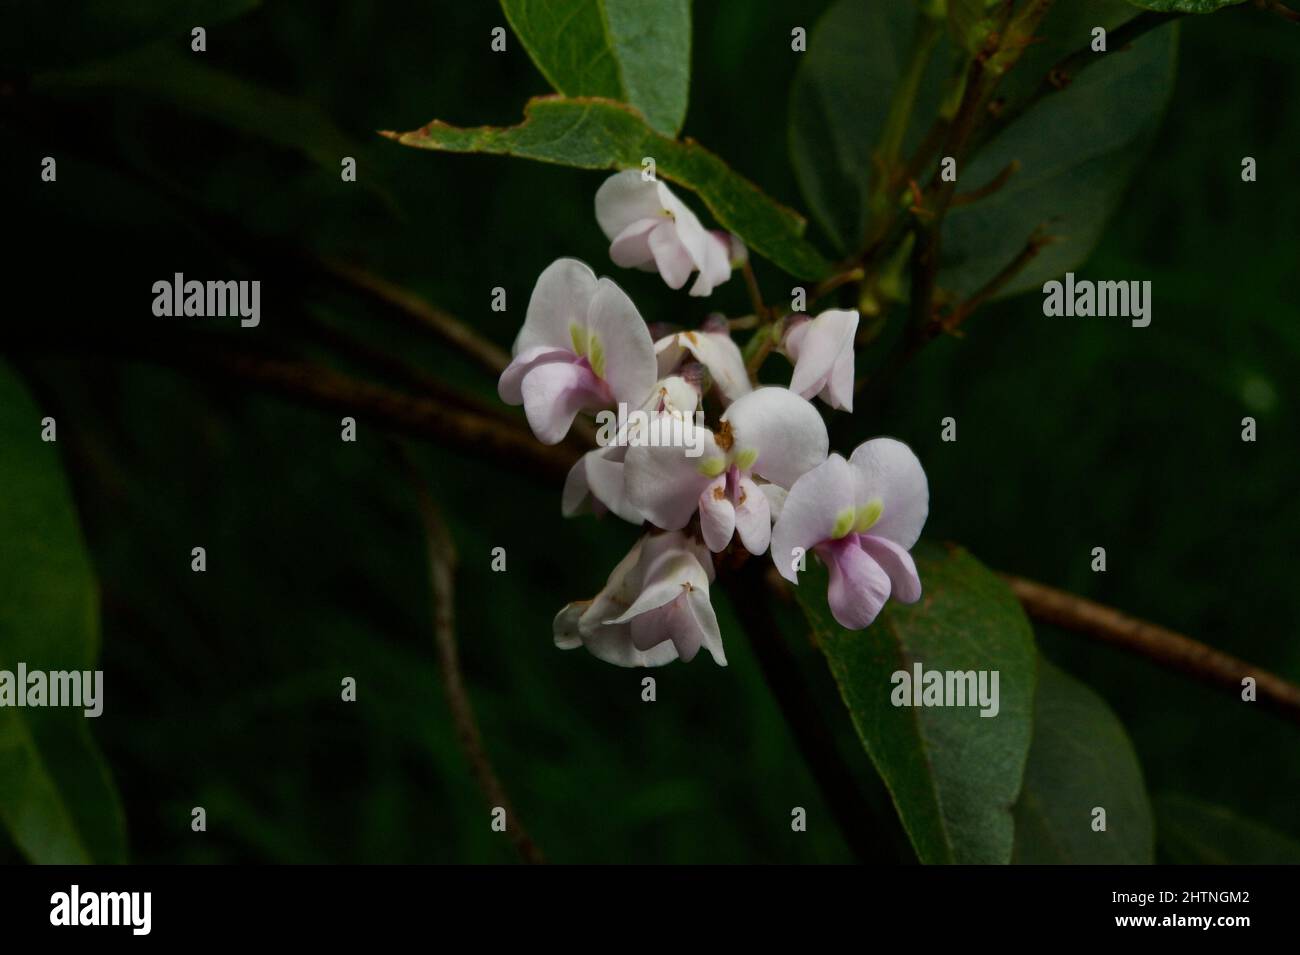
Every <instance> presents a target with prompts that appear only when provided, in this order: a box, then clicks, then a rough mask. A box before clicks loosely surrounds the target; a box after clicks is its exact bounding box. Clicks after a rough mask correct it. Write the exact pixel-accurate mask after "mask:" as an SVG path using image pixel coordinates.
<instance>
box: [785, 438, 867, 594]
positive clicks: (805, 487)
mask: <svg viewBox="0 0 1300 955" xmlns="http://www.w3.org/2000/svg"><path fill="white" fill-rule="evenodd" d="M853 482H854V479H853V469H852V468H851V467H850V466H849V462H847V461H845V460H844V459H843V458H842V457H840V456H839V455H838V454H832V455H831V456H830V457H828V458H827V459H826V460H825V461H824V462H823V463H822V464H820V465H818V466H817V467H815V468H813V469H812V470H811V471H809V472H808V473H807V474H805V475H803V476H802V477H800V478H799V480H797V481H795V482H794V486H793V487H792V488H790V493H789V494H787V495H786V498H785V505H784V507H783V508H782V510H781V516H780V518H779V519H778V520H777V522H776V526H775V527H773V528H772V562H773V563H774V564H776V569H777V571H779V572H780V574H781V576H782V577H784V578H785V579H786V580H788V581H790V582H791V583H795V584H797V583H798V582H799V574H798V571H797V569H796V568H797V566H798V565H799V564H800V563H801V561H800V557H802V558H803V560H802V563H803V564H805V565H806V563H807V559H808V557H807V555H808V554H809V553H810V552H811V551H812V549H813V547H815V546H816V545H818V544H820V543H821V542H822V541H825V540H829V539H830V537H831V533H832V531H833V530H834V528H835V524H836V522H837V521H838V520H839V519H840V515H842V514H844V513H845V512H846V511H849V512H851V511H852V509H853V507H854V496H853V494H854V483H853ZM796 549H797V551H796Z"/></svg>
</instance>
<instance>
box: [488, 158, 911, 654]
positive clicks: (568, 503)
mask: <svg viewBox="0 0 1300 955" xmlns="http://www.w3.org/2000/svg"><path fill="white" fill-rule="evenodd" d="M596 219H597V221H598V222H599V224H600V227H601V228H602V229H603V230H604V232H605V234H606V236H607V237H608V238H609V239H610V249H609V251H610V257H611V258H612V259H613V261H614V262H615V264H617V265H620V266H624V267H636V268H642V269H646V270H649V271H658V273H659V274H660V275H661V276H662V277H663V280H664V281H665V282H666V283H667V284H668V285H669V286H670V287H671V288H674V289H678V288H681V287H682V286H683V285H685V284H686V281H687V279H689V278H690V275H691V273H692V272H694V273H698V274H697V275H696V278H695V281H694V283H693V284H692V285H691V288H690V294H691V295H695V296H706V295H709V294H710V293H711V292H712V291H713V289H714V288H716V287H717V286H718V285H720V284H722V283H723V282H725V281H727V279H728V278H730V276H731V272H732V270H733V269H734V268H736V267H740V266H744V265H745V264H746V251H745V248H744V246H743V244H742V243H741V242H740V241H739V239H737V238H736V237H735V236H731V235H728V234H727V233H722V232H713V231H709V230H706V229H705V228H704V226H703V225H702V224H701V223H700V220H699V219H698V218H697V217H696V216H695V214H694V213H693V212H692V211H691V210H690V209H689V208H688V207H687V206H686V205H685V204H683V203H682V202H681V200H680V199H678V198H677V197H676V196H675V195H673V193H672V192H671V191H670V190H669V189H668V187H667V186H666V185H665V184H663V183H662V182H658V181H656V180H654V179H646V178H644V177H643V176H642V175H641V174H640V173H639V172H637V171H635V170H631V171H626V172H620V173H617V174H615V175H613V176H611V177H610V178H609V179H608V180H606V182H605V183H604V184H603V185H602V186H601V187H600V190H599V191H598V192H597V193H596ZM775 321H776V322H777V324H776V325H774V326H773V328H772V329H770V330H769V331H768V334H775V335H776V336H777V337H776V339H775V341H776V343H777V347H778V350H779V351H780V352H781V353H782V354H784V355H785V356H786V357H787V358H789V359H790V361H791V362H792V364H793V366H794V371H793V375H792V377H791V380H790V384H789V387H776V386H771V385H762V386H760V385H756V384H755V383H754V382H753V381H751V377H750V374H749V372H748V371H747V370H746V367H745V361H744V359H743V358H742V353H741V350H740V348H739V347H738V346H737V345H736V343H735V342H734V341H733V340H732V338H731V334H730V330H729V326H728V323H727V321H726V320H725V319H721V318H720V317H717V316H715V317H714V318H711V319H709V320H708V321H706V322H705V323H704V325H703V326H702V327H700V328H699V329H696V330H693V331H679V332H674V333H671V334H668V335H665V336H663V337H660V338H659V339H658V340H657V341H655V340H654V339H653V338H652V337H651V334H650V329H649V326H648V325H647V324H646V322H645V321H644V320H643V319H642V317H641V315H640V313H639V312H638V311H637V308H636V306H635V305H634V304H633V303H632V300H631V299H629V298H628V296H627V295H626V294H625V293H624V292H623V290H622V289H620V288H619V287H618V286H617V285H616V284H615V283H614V282H613V281H611V280H610V279H608V278H597V276H596V274H595V273H594V272H593V271H592V270H591V269H590V268H589V267H588V266H587V265H585V264H584V263H582V262H579V261H577V260H576V259H567V258H564V259H559V260H557V261H555V262H553V263H552V264H551V265H550V266H548V267H547V268H546V269H545V270H544V271H543V272H542V274H541V276H540V277H539V278H538V280H537V285H536V287H535V288H534V289H533V294H532V298H531V299H530V300H529V302H528V311H527V314H526V316H525V319H524V325H523V328H522V330H521V331H520V332H519V335H518V337H517V338H516V340H515V343H514V348H513V351H512V354H513V360H512V361H511V362H510V365H509V367H507V368H506V370H505V371H504V372H503V373H502V375H501V380H500V382H499V383H498V391H499V393H500V395H501V398H502V400H503V401H505V402H507V403H509V404H513V405H519V404H522V405H523V406H524V413H525V414H526V416H527V418H528V423H529V426H530V427H531V428H532V430H533V433H534V434H536V436H537V437H538V439H539V440H541V441H542V442H544V443H546V444H555V443H557V442H559V441H561V440H563V439H564V437H565V436H566V435H567V434H568V432H569V430H570V428H571V427H572V425H573V422H574V419H575V418H576V417H577V416H578V414H579V413H581V412H608V411H609V410H610V409H611V408H614V407H617V408H618V409H619V421H620V422H621V423H620V425H619V427H618V428H617V429H615V430H613V433H612V438H611V439H609V440H604V441H603V442H602V446H601V447H599V448H597V449H596V450H593V451H590V452H588V453H587V454H585V455H583V457H582V458H581V459H580V460H579V461H578V462H577V463H576V464H575V465H574V466H573V469H572V470H571V471H570V473H569V476H568V479H567V480H566V482H565V486H564V494H563V499H562V510H563V512H564V514H565V515H566V516H567V515H573V514H576V513H579V512H580V511H583V510H591V511H594V512H596V513H604V512H612V513H614V514H616V515H617V516H618V517H620V518H622V519H623V520H626V521H629V522H630V523H633V524H637V525H645V526H646V533H645V534H644V536H643V537H642V538H641V539H640V540H639V541H638V542H637V544H636V546H634V547H633V548H632V550H631V552H630V553H629V554H628V555H627V556H626V557H625V558H623V560H622V561H621V562H620V563H619V564H618V566H617V567H615V568H614V570H613V572H612V573H611V574H610V576H609V579H608V580H607V581H606V583H605V586H604V588H602V589H601V591H600V592H599V593H598V594H597V595H596V596H595V597H594V598H592V599H591V600H585V601H577V602H574V603H570V604H568V605H567V606H565V607H564V609H562V610H561V611H560V612H559V614H558V615H557V616H556V618H555V627H554V630H555V643H556V645H557V646H559V647H561V648H564V649H569V648H574V647H578V646H585V647H586V648H587V649H588V650H589V651H590V652H591V653H592V654H594V655H595V656H597V657H599V658H600V659H602V660H606V661H608V662H610V663H614V664H617V665H619V666H660V665H662V664H665V663H669V662H671V661H672V660H676V659H679V658H680V659H682V660H690V659H692V658H693V657H694V656H695V655H696V654H697V653H698V652H699V651H700V649H701V648H703V649H707V650H708V652H709V655H710V656H712V657H713V659H714V660H715V661H716V662H717V663H718V664H720V665H724V666H725V665H726V656H725V654H724V652H723V648H722V636H721V634H720V632H719V630H718V620H717V617H716V615H715V614H714V611H713V606H712V604H711V603H710V601H709V587H710V585H711V584H712V583H713V581H714V572H715V571H714V564H713V555H714V554H718V553H720V552H722V551H723V550H725V549H727V548H728V547H730V546H731V545H732V541H733V539H736V540H737V541H738V542H739V546H740V547H743V548H744V550H746V551H748V552H749V553H751V554H755V555H761V554H763V553H766V552H768V551H769V550H770V552H771V556H772V560H773V561H774V562H775V564H776V568H777V570H778V571H779V572H780V574H781V575H782V576H783V577H785V578H786V579H788V580H789V581H791V582H792V583H798V574H799V571H800V570H801V569H803V568H804V567H805V566H806V559H807V555H808V554H810V553H811V554H813V555H815V556H816V557H817V558H818V559H820V560H821V561H822V562H823V563H824V564H825V565H826V566H827V568H828V570H829V576H830V585H829V590H828V599H829V603H830V608H831V612H832V614H833V615H834V616H835V619H836V620H837V621H839V623H840V624H841V625H843V626H845V627H848V628H851V629H859V628H862V627H866V626H868V625H869V624H870V623H871V622H872V621H873V620H874V619H875V618H876V615H877V614H878V613H879V612H880V610H881V608H882V607H883V606H884V603H885V601H886V600H887V599H888V598H889V597H891V596H892V597H893V598H894V599H896V600H900V601H903V602H907V603H910V602H914V601H916V600H918V599H920V596H921V582H920V579H919V577H918V576H917V572H916V565H915V564H914V563H913V561H912V557H911V555H910V554H909V550H910V549H911V547H912V545H913V544H915V543H916V540H917V538H918V537H919V536H920V533H921V527H922V525H923V524H924V523H925V518H926V515H927V512H928V508H929V491H928V488H927V485H926V478H925V472H924V471H923V470H922V468H921V464H920V462H919V461H918V460H917V458H916V456H915V455H914V454H913V453H912V452H911V450H910V449H908V447H907V446H906V445H904V444H901V443H900V442H898V441H894V440H892V439H889V438H876V439H874V440H871V441H867V442H866V443H864V444H862V445H860V446H859V447H858V448H857V450H855V451H854V452H853V454H852V455H851V456H850V457H849V458H848V459H847V460H846V459H845V458H843V457H841V456H840V455H838V454H828V452H829V440H828V437H827V431H826V425H825V423H824V421H823V419H822V416H821V413H820V412H818V411H817V409H816V408H815V407H814V406H813V405H812V404H811V400H812V399H813V398H820V399H821V400H822V401H823V402H824V403H825V404H826V405H828V406H829V407H831V408H834V409H843V410H845V411H852V408H853V344H854V336H855V335H856V332H857V325H858V314H857V312H854V311H846V310H838V309H837V310H831V311H826V312H823V313H822V314H820V315H818V316H817V317H815V318H812V317H809V316H806V315H787V316H785V317H784V318H782V319H776V320H775ZM708 396H715V400H711V401H710V402H709V407H710V408H711V409H712V408H717V409H720V413H718V414H717V415H716V420H715V422H714V423H713V424H711V425H710V424H708V423H706V420H705V415H704V408H705V398H706V397H708ZM629 412H635V413H629ZM670 426H671V427H670ZM665 435H671V436H672V439H671V440H664V436H665Z"/></svg>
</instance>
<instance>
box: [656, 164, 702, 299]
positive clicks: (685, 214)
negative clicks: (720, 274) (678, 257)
mask: <svg viewBox="0 0 1300 955" xmlns="http://www.w3.org/2000/svg"><path fill="white" fill-rule="evenodd" d="M659 201H660V202H662V203H663V207H664V209H666V210H667V211H668V214H669V215H670V216H672V223H673V231H674V232H675V233H676V234H677V239H678V241H679V242H680V243H681V245H682V247H683V248H684V249H685V250H686V254H687V255H688V256H689V257H690V260H691V264H692V270H694V269H703V268H704V267H705V265H706V264H707V263H708V261H709V243H710V242H711V241H712V239H711V238H710V236H709V233H708V230H707V229H705V228H704V226H703V225H702V224H701V222H700V220H699V217H698V216H696V215H695V213H694V212H692V211H691V209H690V207H689V206H687V205H686V203H684V202H682V200H680V199H678V198H677V195H676V194H675V193H674V192H673V191H672V190H671V189H669V188H668V186H667V185H666V184H664V183H662V182H661V183H659ZM673 288H680V286H678V285H674V286H673Z"/></svg>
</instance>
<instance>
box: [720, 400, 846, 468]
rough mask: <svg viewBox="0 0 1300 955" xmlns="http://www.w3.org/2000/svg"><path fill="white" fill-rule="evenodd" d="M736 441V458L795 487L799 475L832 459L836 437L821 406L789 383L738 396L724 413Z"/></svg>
mask: <svg viewBox="0 0 1300 955" xmlns="http://www.w3.org/2000/svg"><path fill="white" fill-rule="evenodd" d="M722 420H724V421H730V422H731V427H732V434H733V436H734V439H735V443H734V444H733V446H732V449H731V454H732V459H733V460H735V461H737V462H738V463H741V462H745V461H746V459H747V457H748V456H749V455H750V454H753V455H754V457H753V458H752V461H751V462H750V463H747V464H742V469H743V470H748V471H752V472H753V473H755V474H759V475H762V476H763V477H765V478H767V479H768V480H769V481H771V482H772V483H773V484H780V485H781V486H782V487H790V485H792V484H793V483H794V482H795V481H796V480H798V478H799V476H800V475H802V474H804V473H806V472H808V471H811V470H812V469H813V468H815V467H816V466H817V465H819V464H821V463H822V462H823V461H825V460H826V451H827V448H828V447H829V446H830V441H829V439H828V438H827V436H826V424H825V422H823V421H822V416H821V415H820V414H818V413H817V409H816V408H814V407H813V406H812V405H811V404H809V403H808V402H807V401H805V400H804V399H803V398H800V397H799V396H798V395H796V394H795V393H794V392H793V391H790V390H788V389H786V388H774V387H768V388H757V389H755V390H754V391H751V392H750V393H749V394H747V395H745V396H744V397H742V398H739V399H737V400H736V401H735V402H734V403H733V404H732V405H731V407H730V408H728V409H727V410H726V412H724V413H723V415H722Z"/></svg>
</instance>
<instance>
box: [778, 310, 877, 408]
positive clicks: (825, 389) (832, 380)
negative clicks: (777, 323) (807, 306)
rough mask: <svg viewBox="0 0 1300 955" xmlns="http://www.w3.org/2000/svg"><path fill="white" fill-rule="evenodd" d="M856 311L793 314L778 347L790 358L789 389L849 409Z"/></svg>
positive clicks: (856, 320) (836, 406)
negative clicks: (809, 316) (808, 314)
mask: <svg viewBox="0 0 1300 955" xmlns="http://www.w3.org/2000/svg"><path fill="white" fill-rule="evenodd" d="M857 332H858V313H857V312H856V311H854V310H851V309H831V310H829V311H826V312H822V313H821V314H820V315H818V316H817V317H816V318H808V317H807V316H806V315H797V316H794V318H793V319H792V320H791V321H790V323H789V325H787V327H786V332H785V336H784V338H783V340H782V342H781V350H782V351H784V352H785V354H786V355H787V356H788V357H789V358H790V360H791V361H792V362H794V375H793V377H791V379H790V390H791V391H795V392H798V393H799V394H800V395H802V396H803V397H805V398H807V399H809V400H812V398H813V396H814V395H816V396H817V397H819V398H821V400H822V401H824V402H826V404H828V405H830V406H831V407H832V408H842V409H843V410H845V411H852V410H853V338H854V336H855V335H857Z"/></svg>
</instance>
